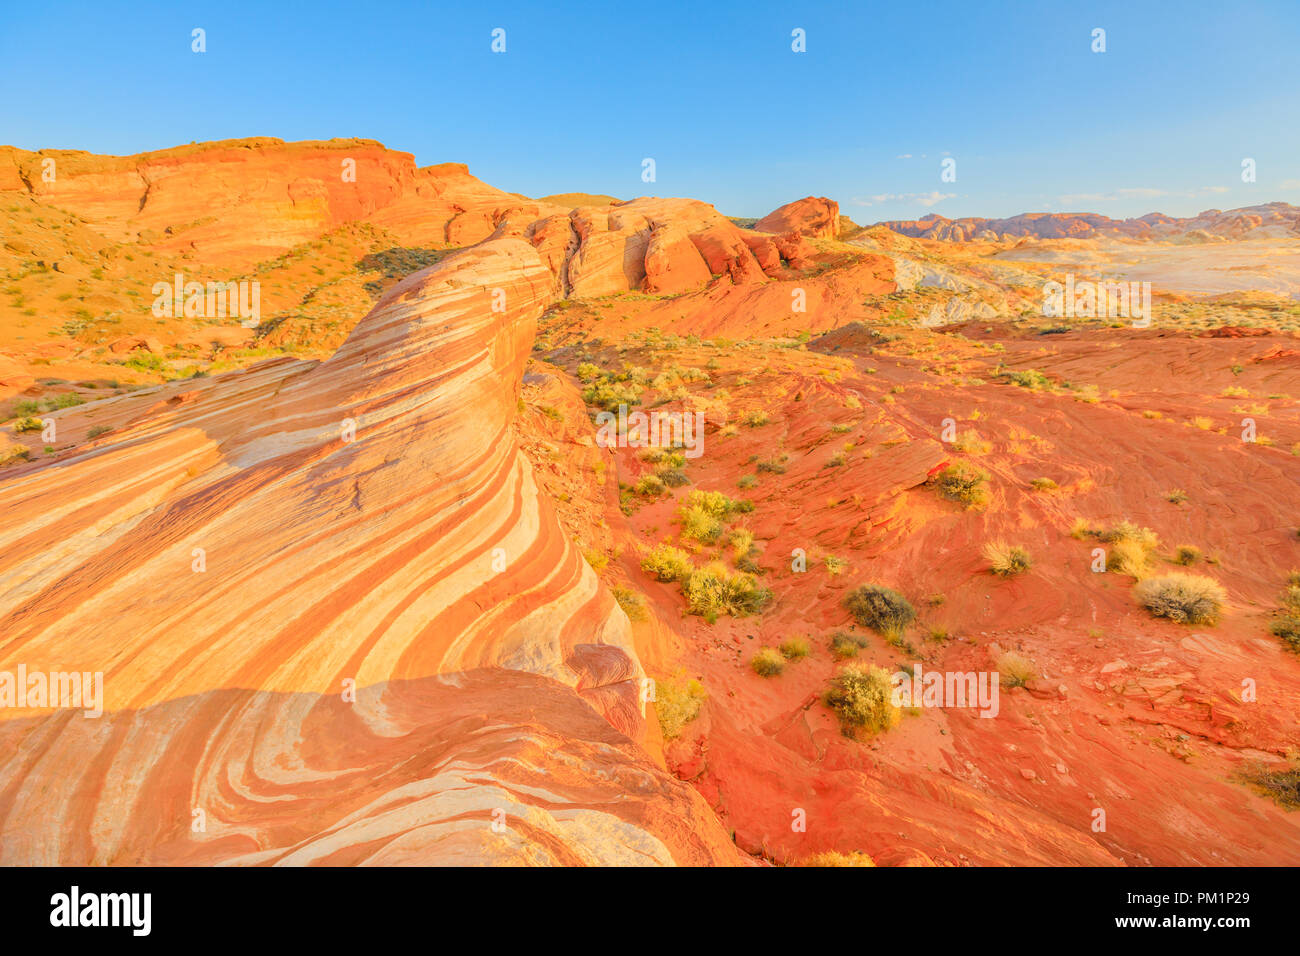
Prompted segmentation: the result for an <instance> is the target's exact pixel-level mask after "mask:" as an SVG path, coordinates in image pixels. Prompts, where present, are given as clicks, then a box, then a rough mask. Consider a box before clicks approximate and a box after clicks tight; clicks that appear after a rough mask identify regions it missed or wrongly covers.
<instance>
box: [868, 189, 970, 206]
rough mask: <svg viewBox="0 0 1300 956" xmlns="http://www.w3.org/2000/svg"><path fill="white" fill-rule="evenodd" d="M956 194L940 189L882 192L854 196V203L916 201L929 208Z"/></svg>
mask: <svg viewBox="0 0 1300 956" xmlns="http://www.w3.org/2000/svg"><path fill="white" fill-rule="evenodd" d="M956 196H957V194H956V193H941V192H939V191H938V190H932V191H931V192H928V193H880V194H879V195H876V196H854V197H853V203H854V204H855V205H858V206H874V205H876V204H877V203H886V202H904V203H908V202H914V203H917V204H918V205H921V206H925V207H926V208H929V207H930V206H933V205H934V204H935V203H940V202H943V201H944V200H945V199H954V198H956Z"/></svg>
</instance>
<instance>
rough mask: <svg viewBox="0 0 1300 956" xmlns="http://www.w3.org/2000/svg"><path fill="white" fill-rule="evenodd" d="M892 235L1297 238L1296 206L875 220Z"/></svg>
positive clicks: (1299, 216) (953, 238)
mask: <svg viewBox="0 0 1300 956" xmlns="http://www.w3.org/2000/svg"><path fill="white" fill-rule="evenodd" d="M876 225H879V226H885V227H886V228H888V229H892V230H893V231H894V232H898V233H901V234H903V235H905V236H913V237H915V238H918V239H938V240H942V241H947V242H966V241H970V240H1000V239H1008V238H1010V239H1019V238H1026V237H1034V238H1038V239H1092V238H1123V239H1139V240H1143V239H1157V240H1179V239H1181V240H1185V241H1200V242H1213V241H1216V240H1224V239H1283V238H1289V237H1297V238H1300V206H1293V205H1291V204H1290V203H1285V202H1271V203H1264V204H1262V205H1259V206H1243V207H1242V208H1240V209H1229V210H1227V211H1226V212H1225V211H1223V210H1220V209H1207V210H1205V211H1204V212H1202V213H1198V214H1197V215H1195V216H1192V217H1189V218H1186V219H1178V218H1175V217H1173V216H1166V215H1165V214H1164V213H1160V212H1151V213H1147V214H1146V215H1145V216H1139V217H1138V218H1136V219H1111V218H1110V217H1109V216H1103V215H1101V214H1100V213H1094V212H1082V213H1050V212H1027V213H1021V214H1020V215H1018V216H1012V217H1010V218H1009V219H982V218H978V217H968V218H964V219H947V218H945V217H943V216H940V215H937V214H935V213H931V214H930V215H928V216H923V217H922V218H920V219H910V220H905V219H895V220H891V221H888V222H880V223H877V224H876Z"/></svg>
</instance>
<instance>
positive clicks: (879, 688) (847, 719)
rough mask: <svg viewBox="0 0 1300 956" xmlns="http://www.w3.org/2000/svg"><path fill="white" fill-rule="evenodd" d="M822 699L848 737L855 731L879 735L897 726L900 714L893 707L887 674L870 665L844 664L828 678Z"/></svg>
mask: <svg viewBox="0 0 1300 956" xmlns="http://www.w3.org/2000/svg"><path fill="white" fill-rule="evenodd" d="M823 699H824V700H825V702H826V706H827V707H829V708H830V709H831V710H833V711H834V712H835V715H836V716H837V717H839V719H840V727H841V729H842V730H843V731H844V733H845V734H848V735H852V734H853V733H854V732H855V731H857V730H866V731H868V732H869V733H880V732H882V731H885V730H889V729H890V728H891V727H895V726H897V725H898V722H899V721H900V720H901V719H902V712H901V711H900V710H899V709H898V708H897V707H895V706H894V702H893V685H892V684H891V683H890V679H889V671H887V670H885V669H884V668H883V667H877V666H876V665H874V664H868V665H866V666H863V665H860V664H847V665H845V667H844V669H843V670H841V671H840V672H839V673H838V674H836V675H835V676H834V677H833V678H832V679H831V686H830V688H829V689H828V690H827V691H826V696H825V697H824V698H823Z"/></svg>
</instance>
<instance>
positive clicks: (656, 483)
mask: <svg viewBox="0 0 1300 956" xmlns="http://www.w3.org/2000/svg"><path fill="white" fill-rule="evenodd" d="M667 490H668V489H667V488H666V487H665V486H664V481H663V479H662V478H660V477H659V476H658V475H643V476H642V477H641V480H640V481H638V482H637V483H636V493H637V494H638V495H644V496H645V497H647V498H658V497H659V496H660V495H662V494H663V493H664V492H665V491H667Z"/></svg>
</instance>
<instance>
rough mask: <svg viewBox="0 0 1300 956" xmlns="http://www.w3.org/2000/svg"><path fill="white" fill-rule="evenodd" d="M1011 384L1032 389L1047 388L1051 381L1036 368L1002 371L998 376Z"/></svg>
mask: <svg viewBox="0 0 1300 956" xmlns="http://www.w3.org/2000/svg"><path fill="white" fill-rule="evenodd" d="M998 377H999V378H1001V379H1003V380H1004V381H1008V382H1010V383H1011V384H1012V385H1019V386H1020V387H1021V388H1027V389H1030V390H1033V391H1036V390H1038V389H1043V388H1048V387H1049V386H1050V385H1051V384H1052V381H1051V379H1049V378H1048V377H1047V376H1046V375H1044V374H1043V373H1042V372H1040V371H1038V370H1037V369H1032V368H1031V369H1026V370H1024V371H1023V372H1003V373H1002V374H1001V375H999V376H998Z"/></svg>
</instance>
